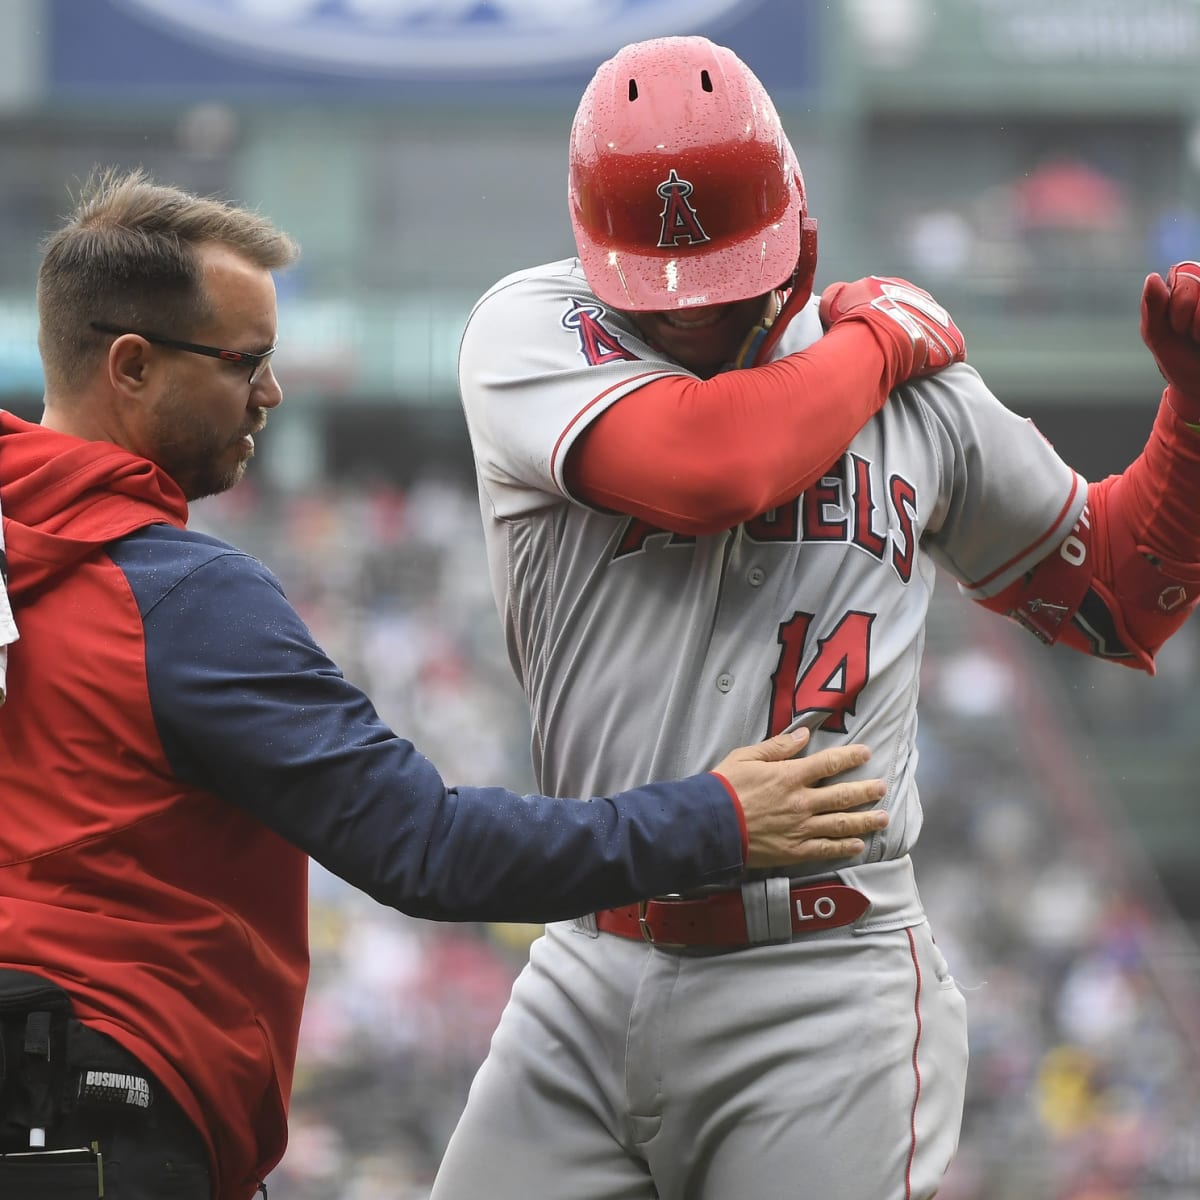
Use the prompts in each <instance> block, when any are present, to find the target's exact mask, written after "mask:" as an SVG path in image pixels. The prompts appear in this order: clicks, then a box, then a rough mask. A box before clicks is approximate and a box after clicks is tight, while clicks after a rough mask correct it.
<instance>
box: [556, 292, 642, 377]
mask: <svg viewBox="0 0 1200 1200" xmlns="http://www.w3.org/2000/svg"><path fill="white" fill-rule="evenodd" d="M603 321H604V308H603V306H602V305H601V304H599V303H596V304H588V303H586V302H585V301H582V300H572V301H571V307H570V308H568V309H567V311H566V312H565V313H563V317H562V324H563V328H564V329H570V330H573V331H574V332H575V333H576V334H577V335H578V337H579V350H580V353H581V354H582V355H583V357H584V358H586V359H587V361H588V362H589V363H590V364H591V365H592V366H593V367H597V366H599V365H600V364H601V363H608V362H616V361H618V360H619V359H625V360H627V361H629V362H637V358H638V356H637V355H636V354H634V353H633V351H632V350H629V349H627V348H626V347H625V346H623V345H621V341H620V339H619V338H618V337H617V335H616V334H615V333H611V332H610V331H609V330H608V329H606V328H605V327H604V324H603Z"/></svg>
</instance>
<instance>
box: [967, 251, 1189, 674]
mask: <svg viewBox="0 0 1200 1200" xmlns="http://www.w3.org/2000/svg"><path fill="white" fill-rule="evenodd" d="M1141 334H1142V340H1143V341H1144V342H1145V343H1146V345H1147V347H1148V348H1149V350H1150V352H1151V354H1153V356H1154V360H1155V362H1156V363H1157V364H1158V368H1159V370H1160V371H1161V372H1162V375H1163V377H1164V378H1165V379H1166V381H1167V387H1166V389H1165V390H1164V391H1163V396H1162V401H1161V403H1160V405H1159V410H1158V415H1157V417H1156V419H1155V422H1154V427H1153V429H1152V430H1151V432H1150V439H1149V441H1148V442H1147V444H1146V448H1145V449H1144V450H1143V451H1142V453H1141V454H1140V455H1139V456H1138V458H1137V459H1136V460H1135V461H1134V462H1133V463H1132V464H1131V465H1130V466H1129V467H1128V468H1127V469H1126V470H1125V471H1124V472H1123V473H1122V474H1120V475H1113V476H1110V477H1109V478H1107V479H1105V480H1103V481H1101V482H1099V483H1093V484H1091V485H1090V486H1089V488H1088V500H1087V506H1086V507H1085V509H1084V511H1083V513H1082V515H1081V516H1080V518H1079V521H1078V522H1077V524H1076V526H1075V528H1074V529H1073V530H1072V532H1071V534H1070V535H1069V536H1068V537H1067V538H1066V540H1065V541H1063V542H1062V543H1061V544H1060V545H1059V546H1058V547H1057V548H1056V549H1055V551H1054V552H1052V553H1051V554H1049V555H1048V556H1047V557H1046V558H1044V559H1043V560H1042V561H1041V562H1040V563H1039V564H1038V565H1037V566H1036V567H1034V568H1033V569H1032V570H1031V571H1029V572H1027V573H1026V575H1025V576H1024V577H1023V578H1021V579H1018V580H1017V581H1015V582H1014V583H1012V584H1010V585H1009V586H1008V587H1007V588H1005V589H1004V590H1003V591H1002V592H1000V593H998V594H997V595H995V596H993V597H990V598H989V599H986V600H982V601H980V602H981V603H982V604H984V605H985V607H987V608H990V609H992V610H994V611H996V612H1000V613H1004V614H1005V615H1007V616H1010V617H1013V618H1014V619H1015V620H1017V621H1019V622H1020V623H1021V624H1022V625H1024V626H1025V627H1026V628H1028V629H1030V630H1031V631H1032V632H1033V633H1035V634H1036V635H1037V636H1038V637H1040V638H1041V639H1042V640H1043V641H1046V642H1057V641H1062V642H1064V643H1065V644H1067V645H1069V646H1072V647H1074V648H1075V649H1078V650H1082V651H1084V652H1085V653H1088V654H1093V655H1096V656H1098V657H1101V658H1107V659H1112V660H1113V661H1115V662H1120V663H1124V664H1125V665H1127V666H1130V667H1137V668H1140V669H1141V670H1144V671H1147V672H1149V673H1151V674H1153V672H1154V657H1155V654H1156V653H1157V651H1158V649H1159V647H1160V646H1162V644H1163V643H1164V642H1165V641H1166V640H1167V639H1168V638H1169V637H1170V636H1171V635H1172V634H1173V633H1174V632H1175V631H1176V630H1177V629H1178V628H1179V627H1180V626H1181V625H1182V624H1183V622H1184V621H1185V620H1186V619H1187V617H1188V615H1189V614H1190V613H1191V612H1192V610H1193V609H1194V608H1195V607H1196V604H1197V603H1198V602H1200V264H1198V263H1194V262H1183V263H1178V264H1176V265H1175V266H1173V267H1172V268H1171V269H1170V271H1169V272H1168V273H1167V276H1166V278H1165V279H1164V278H1162V277H1161V276H1159V275H1150V276H1148V277H1147V279H1146V284H1145V287H1144V289H1143V292H1142V318H1141Z"/></svg>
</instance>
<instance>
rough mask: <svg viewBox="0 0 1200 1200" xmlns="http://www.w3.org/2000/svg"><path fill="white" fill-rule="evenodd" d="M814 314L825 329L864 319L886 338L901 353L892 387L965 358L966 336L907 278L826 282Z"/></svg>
mask: <svg viewBox="0 0 1200 1200" xmlns="http://www.w3.org/2000/svg"><path fill="white" fill-rule="evenodd" d="M820 314H821V324H822V325H824V327H825V328H826V329H830V328H832V327H833V326H834V325H836V324H837V323H838V322H839V321H844V320H860V321H869V322H870V323H871V324H873V325H874V326H875V327H876V328H877V329H879V330H880V331H881V332H883V333H885V334H888V335H889V336H890V337H891V339H892V341H893V342H894V343H895V344H896V345H897V346H898V347H899V349H900V350H901V351H902V358H903V361H902V363H901V364H900V370H899V372H898V374H897V376H896V378H895V379H893V380H892V387H896V386H898V385H899V384H901V383H903V382H904V381H905V380H906V379H912V378H915V377H916V376H919V375H930V374H932V373H933V372H934V371H940V370H941V369H942V368H943V367H948V366H949V365H950V364H951V363H956V362H963V361H964V360H965V359H966V357H967V340H966V338H964V337H963V335H962V331H961V330H960V329H959V328H958V326H957V325H956V324H955V323H954V318H953V317H951V316H950V314H949V313H948V312H947V311H946V310H945V309H944V308H943V307H942V306H941V305H940V304H939V303H938V302H937V301H936V300H935V299H934V298H933V297H932V296H931V295H930V294H929V293H928V292H927V291H925V289H924V288H919V287H917V286H916V284H913V283H909V282H908V280H907V279H897V278H894V277H892V276H887V275H867V276H866V277H865V278H863V279H856V280H855V281H854V282H853V283H831V284H830V285H829V286H828V287H827V288H826V289H825V290H824V291H823V292H822V293H821V305H820Z"/></svg>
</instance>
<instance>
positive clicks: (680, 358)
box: [655, 324, 741, 375]
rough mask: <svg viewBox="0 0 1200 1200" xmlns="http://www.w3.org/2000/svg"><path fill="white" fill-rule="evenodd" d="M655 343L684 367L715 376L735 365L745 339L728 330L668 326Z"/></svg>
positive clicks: (660, 332) (701, 373)
mask: <svg viewBox="0 0 1200 1200" xmlns="http://www.w3.org/2000/svg"><path fill="white" fill-rule="evenodd" d="M655 340H656V341H657V342H658V344H659V346H661V347H662V349H663V350H665V351H666V352H667V354H669V355H670V356H671V357H672V358H673V359H674V360H675V361H676V362H677V363H679V365H680V366H683V367H687V369H688V370H689V371H694V372H695V373H696V374H697V375H711V374H713V373H714V372H716V371H719V370H720V369H721V368H722V367H723V366H725V365H726V363H730V362H733V360H734V359H735V358H736V357H737V352H738V348H739V346H740V345H741V338H740V337H733V336H731V335H730V333H729V331H728V330H722V329H717V328H713V327H707V328H700V329H678V328H676V327H674V326H671V325H665V324H664V325H663V326H662V327H661V328H660V331H659V333H658V336H657V337H656V338H655Z"/></svg>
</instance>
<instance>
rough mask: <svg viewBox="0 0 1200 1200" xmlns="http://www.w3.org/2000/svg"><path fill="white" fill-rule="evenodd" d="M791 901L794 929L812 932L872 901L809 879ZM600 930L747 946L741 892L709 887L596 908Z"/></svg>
mask: <svg viewBox="0 0 1200 1200" xmlns="http://www.w3.org/2000/svg"><path fill="white" fill-rule="evenodd" d="M789 905H790V908H791V915H792V933H793V934H797V933H815V932H816V931H817V930H820V929H834V928H836V927H837V926H839V925H851V924H853V923H854V922H855V921H857V920H858V918H859V917H861V916H862V915H863V913H865V912H866V911H867V909H868V907H869V906H870V901H869V900H868V899H867V898H866V896H864V895H863V894H862V892H859V891H856V890H855V889H854V888H852V887H847V886H846V885H845V884H842V883H812V884H805V885H803V886H800V887H794V888H792V889H791V892H790V900H789ZM596 928H597V929H599V930H601V931H602V932H604V933H615V934H619V935H620V936H621V937H627V938H637V939H639V940H642V941H647V942H649V943H651V945H655V946H672V947H679V948H686V947H689V946H749V945H750V944H751V942H750V938H749V936H748V934H747V932H746V913H745V909H744V908H743V907H742V893H741V892H740V891H733V892H713V893H712V894H711V895H709V896H701V897H699V898H697V899H693V900H645V901H643V902H642V903H641V904H627V905H626V906H625V907H624V908H609V909H605V910H603V911H602V912H598V913H597V914H596Z"/></svg>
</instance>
